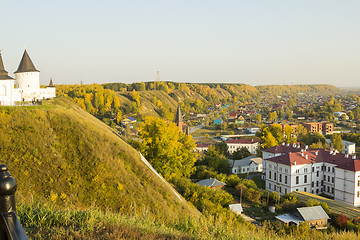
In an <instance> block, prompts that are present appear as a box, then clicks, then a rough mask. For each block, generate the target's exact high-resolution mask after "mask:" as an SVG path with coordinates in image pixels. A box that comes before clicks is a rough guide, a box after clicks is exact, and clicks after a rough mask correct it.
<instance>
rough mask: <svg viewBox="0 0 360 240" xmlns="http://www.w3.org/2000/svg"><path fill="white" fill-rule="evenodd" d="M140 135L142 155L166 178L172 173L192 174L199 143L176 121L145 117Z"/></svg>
mask: <svg viewBox="0 0 360 240" xmlns="http://www.w3.org/2000/svg"><path fill="white" fill-rule="evenodd" d="M139 137H140V139H141V140H142V146H141V149H142V153H143V155H144V156H145V158H146V159H147V160H148V161H149V162H150V163H151V164H152V166H153V167H154V168H155V169H156V170H157V171H158V172H159V173H161V174H162V175H163V176H164V177H165V178H166V179H170V178H171V176H173V175H175V176H176V175H177V176H185V177H188V176H190V174H191V173H192V171H193V165H194V163H195V161H196V155H195V153H194V149H195V146H196V145H195V142H194V140H193V139H192V137H191V136H187V135H186V134H184V133H181V132H180V131H179V128H178V127H177V126H176V125H175V123H173V122H166V121H165V120H162V119H159V118H153V117H146V118H145V121H144V122H142V123H141V124H140V136H139Z"/></svg>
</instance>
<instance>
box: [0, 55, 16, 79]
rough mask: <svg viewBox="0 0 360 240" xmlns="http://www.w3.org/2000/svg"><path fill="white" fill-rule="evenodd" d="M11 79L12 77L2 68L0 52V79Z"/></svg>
mask: <svg viewBox="0 0 360 240" xmlns="http://www.w3.org/2000/svg"><path fill="white" fill-rule="evenodd" d="M11 79H13V78H12V77H10V76H9V75H8V72H7V71H6V70H5V68H4V63H3V60H2V56H1V52H0V80H11Z"/></svg>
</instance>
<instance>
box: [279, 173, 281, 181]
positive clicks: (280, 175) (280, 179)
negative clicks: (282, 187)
mask: <svg viewBox="0 0 360 240" xmlns="http://www.w3.org/2000/svg"><path fill="white" fill-rule="evenodd" d="M281 180H282V174H280V175H279V182H281Z"/></svg>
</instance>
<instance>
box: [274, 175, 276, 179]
mask: <svg viewBox="0 0 360 240" xmlns="http://www.w3.org/2000/svg"><path fill="white" fill-rule="evenodd" d="M274 180H275V181H276V173H274Z"/></svg>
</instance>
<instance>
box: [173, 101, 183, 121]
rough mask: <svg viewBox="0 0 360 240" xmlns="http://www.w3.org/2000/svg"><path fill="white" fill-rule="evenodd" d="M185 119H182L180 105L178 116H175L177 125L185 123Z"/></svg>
mask: <svg viewBox="0 0 360 240" xmlns="http://www.w3.org/2000/svg"><path fill="white" fill-rule="evenodd" d="M183 121H184V119H183V117H182V114H181V109H180V104H179V105H178V109H177V111H176V116H175V122H176V123H179V122H183Z"/></svg>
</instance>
